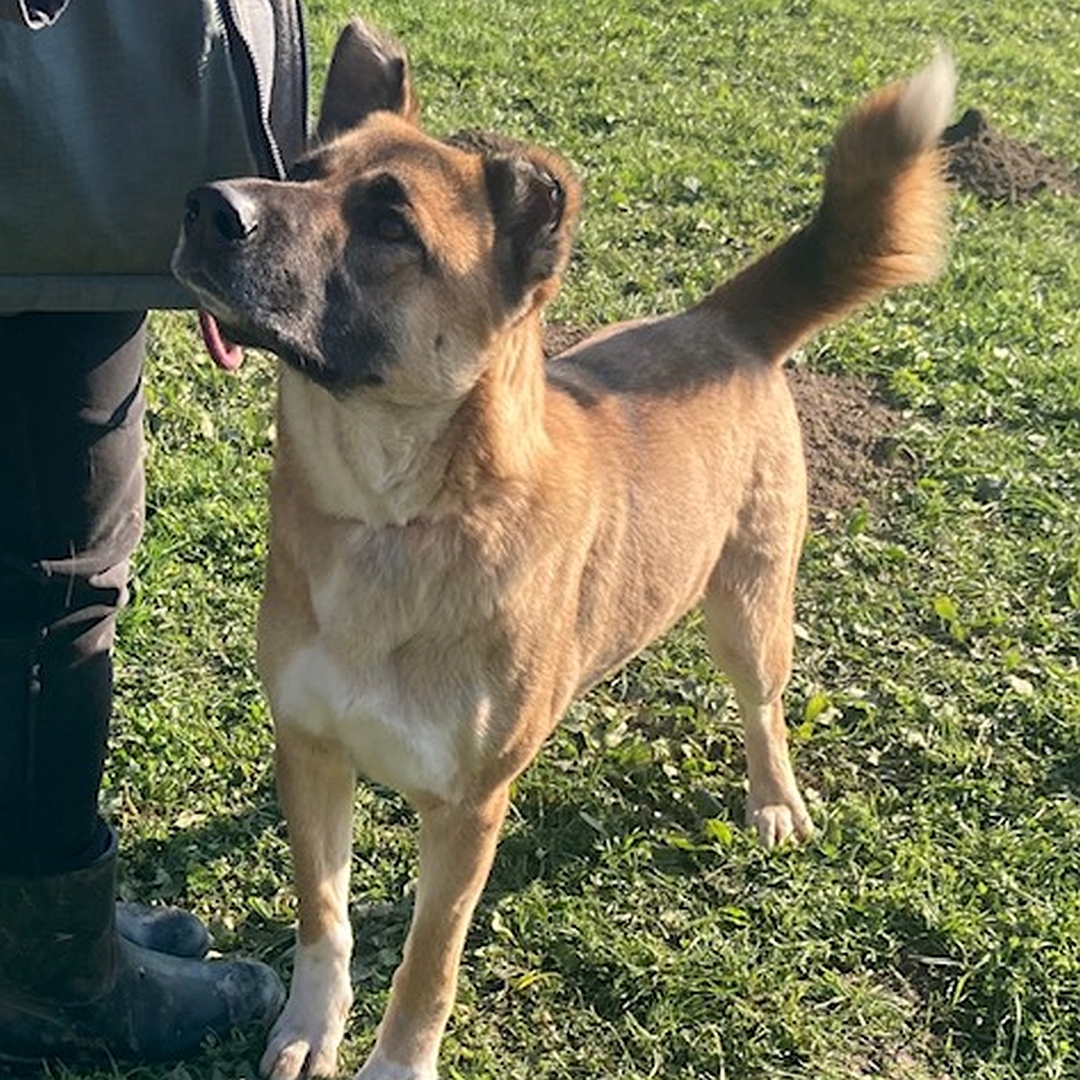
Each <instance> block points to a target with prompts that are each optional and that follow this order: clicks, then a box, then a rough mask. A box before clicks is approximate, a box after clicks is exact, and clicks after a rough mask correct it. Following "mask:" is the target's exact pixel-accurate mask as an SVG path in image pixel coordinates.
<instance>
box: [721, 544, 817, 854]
mask: <svg viewBox="0 0 1080 1080" xmlns="http://www.w3.org/2000/svg"><path fill="white" fill-rule="evenodd" d="M730 547H731V548H735V549H736V550H728V551H726V552H725V553H724V556H723V557H722V558H721V560H720V563H719V565H718V567H717V569H716V571H714V573H713V577H712V579H711V580H710V582H709V587H708V590H707V592H706V595H705V598H704V600H703V601H702V609H703V611H704V613H705V620H706V629H707V633H708V640H709V648H710V651H711V652H712V654H713V658H714V659H715V660H716V662H717V664H718V665H719V666H720V668H721V669H722V670H723V671H724V672H725V673H726V674H727V675H728V677H729V678H730V679H731V682H732V684H733V685H734V688H735V698H736V701H737V702H738V706H739V713H740V715H741V717H742V721H743V730H744V737H745V741H746V763H747V771H748V773H749V779H750V792H749V797H748V799H747V807H746V818H747V824H749V825H752V826H753V827H755V828H756V830H757V833H758V837H759V839H760V840H761V842H762V844H764V845H765V846H766V847H774V846H775V845H776V844H779V843H782V842H783V841H784V840H787V839H789V838H796V839H799V840H805V839H808V838H809V837H810V836H811V834H812V833H813V825H812V824H811V821H810V815H809V813H808V812H807V810H806V804H805V803H804V802H803V798H802V795H801V794H800V793H799V787H798V784H797V783H796V780H795V773H794V771H793V770H792V767H791V759H790V757H789V755H788V745H787V729H786V725H785V722H784V709H783V704H782V701H781V698H782V696H783V692H784V688H785V686H786V685H787V681H788V678H789V677H790V674H791V653H792V645H793V619H794V578H795V566H796V563H797V561H798V543H797V542H796V543H795V544H794V550H792V548H791V547H788V548H787V549H776V548H774V549H772V551H771V552H770V550H769V548H767V547H765V546H764V545H762V546H758V545H756V544H747V545H745V546H744V545H741V544H738V543H737V542H735V543H732V544H731V545H730Z"/></svg>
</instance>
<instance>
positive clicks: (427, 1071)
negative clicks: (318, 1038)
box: [354, 1047, 439, 1080]
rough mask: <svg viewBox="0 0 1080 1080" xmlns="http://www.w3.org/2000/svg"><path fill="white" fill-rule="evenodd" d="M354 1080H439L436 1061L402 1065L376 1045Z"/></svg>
mask: <svg viewBox="0 0 1080 1080" xmlns="http://www.w3.org/2000/svg"><path fill="white" fill-rule="evenodd" d="M354 1080H439V1077H438V1072H437V1070H436V1068H435V1065H434V1063H420V1064H415V1065H400V1064H398V1063H397V1062H396V1061H391V1060H390V1059H389V1058H388V1057H386V1055H385V1054H383V1053H382V1052H381V1051H380V1050H379V1048H378V1047H376V1048H375V1049H374V1050H373V1051H372V1053H371V1057H369V1058H368V1059H367V1061H366V1062H365V1063H364V1067H363V1068H362V1069H361V1070H360V1071H359V1072H358V1073H357V1074H356V1076H355V1077H354Z"/></svg>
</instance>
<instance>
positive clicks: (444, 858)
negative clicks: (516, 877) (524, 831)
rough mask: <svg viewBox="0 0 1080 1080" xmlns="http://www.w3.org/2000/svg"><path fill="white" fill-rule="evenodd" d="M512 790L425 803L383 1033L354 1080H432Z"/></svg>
mask: <svg viewBox="0 0 1080 1080" xmlns="http://www.w3.org/2000/svg"><path fill="white" fill-rule="evenodd" d="M507 798H508V791H507V789H506V788H505V787H502V788H500V789H499V790H497V791H496V792H494V793H492V794H490V795H488V796H486V797H485V798H483V799H481V800H479V801H473V802H471V803H468V804H450V803H443V802H438V803H435V802H432V803H428V804H426V805H422V806H420V808H419V809H420V878H419V883H418V885H417V889H416V907H415V909H414V911H413V919H412V925H411V926H410V928H409V935H408V938H407V940H406V942H405V953H404V957H403V959H402V962H401V966H400V967H399V968H398V970H397V972H396V973H395V975H394V982H393V988H392V990H391V994H390V1003H389V1005H388V1006H387V1009H386V1013H385V1015H384V1016H383V1019H382V1023H381V1024H380V1025H379V1036H378V1040H377V1041H376V1044H375V1048H374V1050H373V1051H372V1053H371V1057H370V1058H368V1061H367V1063H366V1064H365V1065H364V1067H363V1068H362V1069H361V1070H360V1073H359V1075H358V1076H357V1078H356V1080H435V1077H436V1074H437V1061H438V1056H439V1042H440V1040H441V1039H442V1034H443V1029H444V1028H445V1027H446V1021H447V1019H448V1018H449V1016H450V1010H451V1008H452V1007H453V1004H454V997H455V994H456V991H457V974H458V965H459V963H460V960H461V952H462V949H463V948H464V945H465V935H466V933H467V931H468V929H469V923H470V921H471V919H472V914H473V911H474V909H475V908H476V902H477V901H478V900H479V898H480V893H481V892H482V891H483V888H484V883H485V882H486V881H487V877H488V873H489V871H490V870H491V863H492V860H493V858H494V856H495V847H496V845H497V843H498V839H499V831H500V829H501V828H502V823H503V819H504V818H505V816H506V805H507Z"/></svg>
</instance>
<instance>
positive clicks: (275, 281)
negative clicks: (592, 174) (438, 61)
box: [173, 22, 579, 402]
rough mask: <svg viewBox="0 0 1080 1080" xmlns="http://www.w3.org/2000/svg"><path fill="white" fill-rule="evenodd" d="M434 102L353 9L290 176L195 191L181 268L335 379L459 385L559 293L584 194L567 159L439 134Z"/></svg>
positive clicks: (424, 397) (240, 320) (351, 383)
mask: <svg viewBox="0 0 1080 1080" xmlns="http://www.w3.org/2000/svg"><path fill="white" fill-rule="evenodd" d="M417 112H418V110H417V105H416V99H415V97H414V94H413V89H412V83H411V79H410V75H409V66H408V62H407V60H406V57H405V54H404V52H403V51H402V50H401V49H400V47H399V46H398V45H397V44H396V43H395V42H393V41H392V40H390V39H389V38H387V37H385V36H384V35H382V34H380V33H378V32H376V31H373V30H372V29H370V28H368V27H367V26H365V25H363V24H362V23H359V22H355V23H352V24H350V25H349V26H348V27H347V28H346V30H345V31H344V32H343V34H342V35H341V38H340V39H339V41H338V44H337V48H336V50H335V52H334V57H333V60H332V63H331V66H330V71H329V73H328V76H327V83H326V91H325V94H324V97H323V102H322V108H321V111H320V115H319V123H318V141H317V143H316V145H315V146H314V147H313V148H312V149H311V150H310V152H309V153H308V154H306V155H305V156H304V157H303V158H301V159H300V160H299V161H298V162H296V163H295V165H294V166H293V168H292V170H291V173H290V177H289V179H288V180H287V181H269V180H260V179H243V180H229V181H223V182H219V183H215V184H210V185H207V186H205V187H201V188H198V189H196V190H195V191H193V192H191V193H190V195H189V196H188V201H187V206H186V212H185V217H184V224H183V228H182V231H181V236H180V241H179V243H178V245H177V249H176V252H175V255H174V257H173V270H174V272H175V274H176V275H177V277H178V278H179V279H180V280H181V281H183V282H184V283H185V284H187V285H188V286H189V287H190V288H191V289H192V290H193V291H194V292H195V293H196V295H197V296H198V298H199V301H200V303H201V304H202V305H203V306H204V307H205V308H206V309H207V311H209V312H210V313H211V315H212V316H214V317H215V319H216V320H217V321H218V322H219V323H220V324H221V326H222V328H223V330H224V332H225V334H226V335H227V336H228V337H229V338H231V339H232V340H235V341H239V342H241V343H244V344H251V345H256V346H260V347H263V348H267V349H270V350H271V351H273V352H275V353H277V354H278V355H279V356H281V358H282V359H283V360H285V361H286V363H288V364H290V365H292V366H293V367H295V368H297V369H299V370H301V371H303V372H304V373H305V374H306V375H308V376H309V377H310V378H311V379H313V380H315V381H316V382H318V383H319V384H321V385H322V386H324V387H326V388H327V389H329V390H331V391H333V392H335V393H350V392H354V391H363V390H365V389H366V391H367V392H375V391H374V388H380V389H379V391H378V392H379V393H382V394H385V395H387V397H388V398H389V399H390V400H400V401H415V402H422V401H428V400H439V399H448V398H451V397H454V396H458V395H460V394H462V393H463V392H465V391H467V390H468V389H469V387H470V386H471V385H472V384H473V383H474V382H475V381H476V379H477V378H478V377H479V374H480V370H481V369H482V364H483V361H482V355H483V353H484V351H485V349H486V347H487V346H488V345H489V344H490V342H491V341H492V340H493V338H495V337H496V336H498V335H499V333H500V332H501V331H503V330H504V329H505V328H506V327H508V326H510V325H512V324H514V323H516V322H517V321H519V320H520V319H522V318H523V317H525V316H527V315H528V314H529V313H530V312H532V311H535V310H538V309H539V308H540V307H541V306H542V305H543V304H544V303H546V301H547V300H548V299H549V298H550V297H551V296H552V295H553V294H554V292H555V289H556V287H557V284H558V280H559V276H560V274H561V272H562V270H563V268H564V266H565V264H566V261H567V258H568V255H569V250H570V242H571V234H572V228H573V221H574V217H575V213H576V209H577V205H578V199H579V189H578V185H577V182H576V180H575V179H574V178H573V176H572V174H571V172H570V170H569V168H568V166H567V165H566V164H565V162H563V161H562V160H561V159H560V158H558V157H557V156H556V155H554V154H551V153H549V152H547V151H545V150H541V149H539V148H537V147H532V146H527V145H524V144H520V143H516V142H513V141H511V140H507V139H501V138H498V137H492V136H458V137H455V138H452V139H448V140H440V139H436V138H433V137H431V136H429V135H427V134H425V133H424V132H423V131H422V130H421V129H420V127H419V125H418V120H417Z"/></svg>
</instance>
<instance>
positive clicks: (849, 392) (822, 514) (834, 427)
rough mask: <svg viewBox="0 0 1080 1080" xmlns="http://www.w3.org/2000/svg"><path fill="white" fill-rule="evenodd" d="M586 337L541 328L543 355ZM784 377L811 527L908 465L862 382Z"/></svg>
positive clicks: (890, 417)
mask: <svg viewBox="0 0 1080 1080" xmlns="http://www.w3.org/2000/svg"><path fill="white" fill-rule="evenodd" d="M587 333H588V331H587V330H585V329H583V328H581V327H576V326H567V325H563V324H556V325H553V326H547V327H545V328H544V352H545V353H546V354H547V355H548V356H554V355H556V354H557V353H560V352H563V351H564V350H565V349H568V348H570V346H571V345H573V344H575V343H576V342H578V341H580V340H581V339H582V338H583V337H585V336H586V334H587ZM788 377H789V379H790V381H791V389H792V392H793V393H794V395H795V405H796V408H797V409H798V412H799V419H800V421H801V423H802V430H803V444H804V446H805V448H806V471H807V475H808V479H809V483H810V516H811V519H812V521H813V523H814V526H815V528H822V527H825V526H827V525H828V524H829V523H830V522H834V521H836V520H838V519H844V518H846V517H847V515H849V514H850V513H851V512H852V511H853V510H855V509H856V508H857V507H858V506H862V505H873V503H874V502H875V500H876V498H877V497H878V496H879V495H880V493H881V488H882V485H883V483H884V482H885V481H886V480H887V479H889V478H890V477H895V476H898V475H903V474H904V473H906V472H909V471H910V469H911V463H910V462H909V461H907V460H906V459H904V457H903V455H900V454H897V453H895V442H894V440H893V438H892V432H893V431H894V430H895V429H896V428H897V426H898V425H899V422H900V421H899V416H898V415H897V413H896V412H894V411H893V410H892V409H890V408H889V407H888V406H887V405H885V404H884V403H883V402H881V401H880V400H879V399H878V397H877V395H876V394H875V392H874V388H873V384H872V383H870V382H869V381H867V380H864V379H855V378H849V377H846V376H841V375H826V374H823V373H821V372H817V371H811V370H809V369H808V368H803V367H789V368H788Z"/></svg>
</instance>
